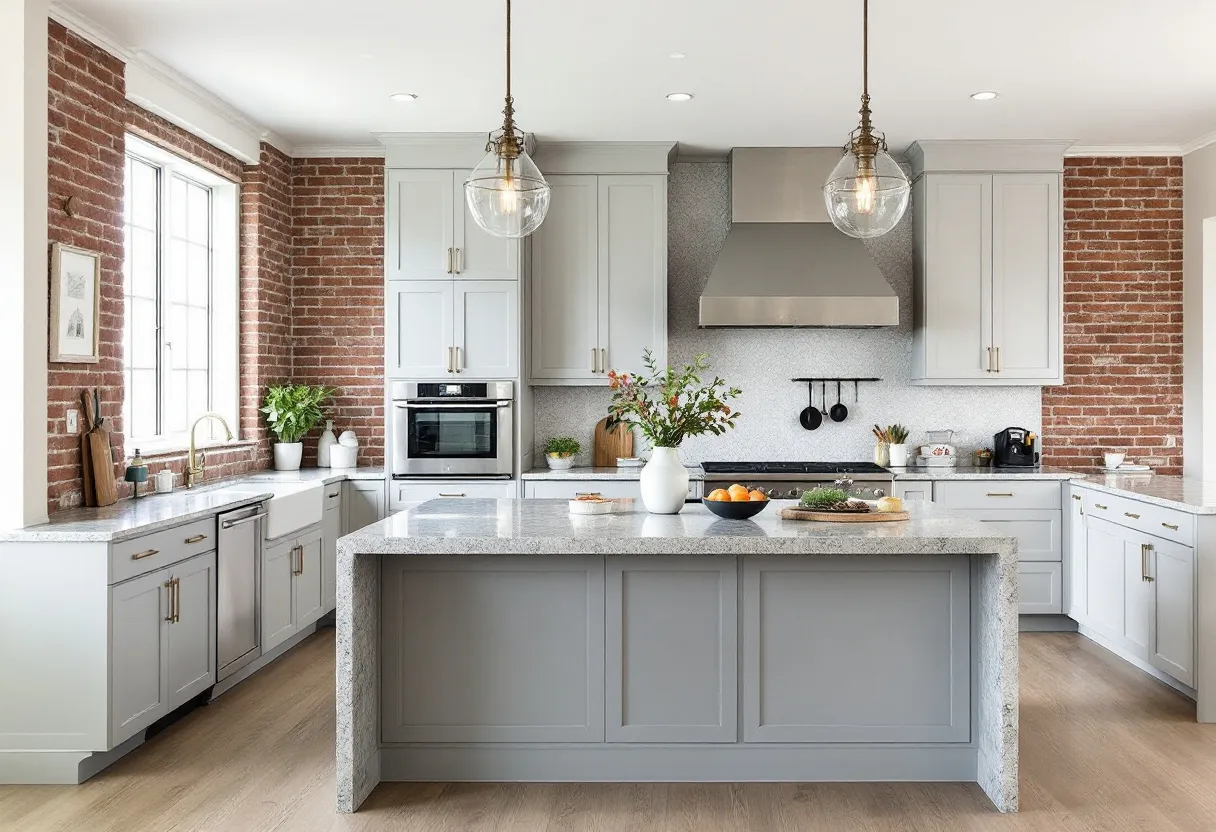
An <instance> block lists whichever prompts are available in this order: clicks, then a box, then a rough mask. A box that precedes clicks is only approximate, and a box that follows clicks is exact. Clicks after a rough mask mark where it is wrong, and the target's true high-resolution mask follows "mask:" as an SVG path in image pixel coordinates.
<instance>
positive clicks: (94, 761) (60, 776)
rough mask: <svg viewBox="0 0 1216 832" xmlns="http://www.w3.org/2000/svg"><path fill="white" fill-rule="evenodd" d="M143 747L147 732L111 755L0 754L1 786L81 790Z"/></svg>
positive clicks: (69, 753)
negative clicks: (86, 783) (108, 768)
mask: <svg viewBox="0 0 1216 832" xmlns="http://www.w3.org/2000/svg"><path fill="white" fill-rule="evenodd" d="M143 743H144V732H143V731H140V732H139V733H138V734H136V735H135V736H133V737H129V738H127V739H126V740H125V741H124V742H122V743H120V744H119V745H117V746H115V747H114V748H112V749H110V750H109V751H0V784H3V785H6V786H78V785H80V784H81V783H83V782H84V781H86V780H88V779H89V778H90V777H92V776H93V775H94V774H97V772H99V771H101V770H102V769H104V768H105V767H106V766H109V765H111V764H112V763H114V762H116V761H117V760H118V759H119V758H120V757H122V756H123V755H125V754H129V753H130V752H131V751H133V750H135V749H136V748H139V746H141V745H143Z"/></svg>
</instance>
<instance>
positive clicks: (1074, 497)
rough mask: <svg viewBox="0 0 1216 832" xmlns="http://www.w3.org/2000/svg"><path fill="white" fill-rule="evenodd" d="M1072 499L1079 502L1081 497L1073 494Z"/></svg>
mask: <svg viewBox="0 0 1216 832" xmlns="http://www.w3.org/2000/svg"><path fill="white" fill-rule="evenodd" d="M1072 498H1073V499H1074V500H1080V499H1081V495H1080V494H1073V495H1072Z"/></svg>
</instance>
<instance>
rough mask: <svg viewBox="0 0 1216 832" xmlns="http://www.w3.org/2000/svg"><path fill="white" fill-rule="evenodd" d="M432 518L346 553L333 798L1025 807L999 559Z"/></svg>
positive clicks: (926, 520) (766, 516) (940, 516)
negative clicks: (560, 784)
mask: <svg viewBox="0 0 1216 832" xmlns="http://www.w3.org/2000/svg"><path fill="white" fill-rule="evenodd" d="M783 505H788V503H783V502H781V501H774V503H773V504H772V505H770V506H769V507H768V508H767V509H766V510H765V511H764V512H763V513H761V514H760V515H758V516H757V517H756V518H755V519H754V520H751V521H727V520H720V519H718V518H717V517H715V516H714V515H712V514H710V513H709V512H708V510H706V509H705V508H704V507H703V506H700V505H688V506H686V507H685V509H684V510H683V512H682V513H680V514H678V515H651V514H647V513H646V512H645V511H644V509H642V508H641V506H640V505H639V506H637V507H636V508H635V509H634V510H633V511H630V512H628V513H621V514H613V515H604V516H591V517H581V516H580V517H573V516H571V515H570V514H569V510H568V506H567V503H566V501H564V500H477V499H467V500H464V499H445V500H435V501H432V502H429V503H424V504H422V505H420V506H417V507H415V508H413V509H410V510H409V511H406V512H402V513H400V514H396V515H394V516H392V517H389V518H388V519H386V520H384V521H382V522H380V523H377V524H375V525H372V526H369V527H367V528H365V529H362V530H361V531H359V532H358V533H356V534H352V535H348V536H346V537H344V538H342V539H341V540H340V542H339V546H338V602H337V626H338V659H337V728H338V730H337V802H338V809H339V811H343V812H353V811H355V810H356V809H357V808H358V807H359V805H360V804H361V803H362V802H363V800H364V799H365V798H366V797H367V796H368V794H370V793H371V791H372V789H373V788H375V786H376V784H377V783H379V782H380V781H381V780H387V781H415V780H439V781H447V780H463V781H469V780H485V781H567V782H569V781H575V782H592V781H610V782H629V781H707V782H708V781H728V782H737V781H816V780H819V781H826V780H832V781H934V780H936V781H970V782H977V783H979V785H980V787H981V788H982V789H983V791H984V792H985V793H986V794H987V795H988V796H989V798H990V799H991V800H992V802H993V804H994V805H995V806H996V808H997V809H998V810H1000V811H1016V809H1017V800H1018V791H1017V789H1018V775H1017V769H1018V757H1017V753H1018V752H1017V748H1018V680H1017V672H1018V655H1017V629H1018V609H1017V606H1018V603H1017V543H1016V540H1015V539H1014V538H1010V537H1003V536H1000V535H998V534H995V533H994V532H993V530H992V528H991V527H989V526H985V525H983V524H982V523H979V522H977V521H974V520H970V519H968V518H965V517H963V516H961V515H958V514H955V513H952V512H950V511H947V510H944V509H940V508H937V507H934V506H931V505H919V504H917V505H913V506H911V513H912V519H911V520H909V521H907V522H897V523H880V524H826V523H804V522H794V521H783V520H781V519H780V516H779V515H780V509H781V508H782V507H783Z"/></svg>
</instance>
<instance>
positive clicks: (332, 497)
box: [325, 491, 338, 500]
mask: <svg viewBox="0 0 1216 832" xmlns="http://www.w3.org/2000/svg"><path fill="white" fill-rule="evenodd" d="M325 496H326V497H328V498H329V499H331V500H336V499H338V492H337V491H335V492H334V493H333V494H326V495H325Z"/></svg>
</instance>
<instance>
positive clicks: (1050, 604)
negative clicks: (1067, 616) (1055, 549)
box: [1018, 561, 1064, 615]
mask: <svg viewBox="0 0 1216 832" xmlns="http://www.w3.org/2000/svg"><path fill="white" fill-rule="evenodd" d="M1063 595H1064V570H1063V568H1062V567H1061V565H1060V564H1059V563H1050V562H1045V561H1023V562H1021V563H1019V564H1018V612H1019V613H1021V614H1023V615H1032V614H1036V613H1058V612H1059V611H1060V610H1061V609H1063V607H1064V604H1063Z"/></svg>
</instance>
